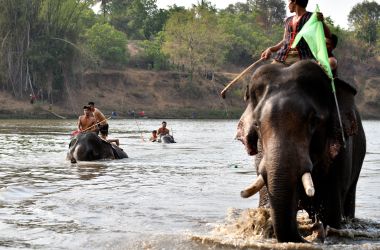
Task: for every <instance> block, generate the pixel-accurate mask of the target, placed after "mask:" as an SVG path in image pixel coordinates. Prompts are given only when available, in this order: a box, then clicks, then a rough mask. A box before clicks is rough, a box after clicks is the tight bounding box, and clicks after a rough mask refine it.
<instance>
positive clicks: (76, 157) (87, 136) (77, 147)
mask: <svg viewBox="0 0 380 250" xmlns="http://www.w3.org/2000/svg"><path fill="white" fill-rule="evenodd" d="M122 158H128V155H127V154H126V153H125V152H124V151H123V150H122V149H121V148H119V147H118V146H116V145H114V144H112V143H109V142H107V141H104V140H102V139H101V138H100V137H99V136H98V135H97V134H96V133H94V132H86V133H80V134H79V135H77V136H76V137H75V138H74V139H73V140H72V141H71V143H70V145H69V152H68V153H67V159H68V160H70V161H71V162H72V163H75V162H77V161H94V160H102V159H122Z"/></svg>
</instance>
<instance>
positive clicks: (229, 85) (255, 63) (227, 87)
mask: <svg viewBox="0 0 380 250" xmlns="http://www.w3.org/2000/svg"><path fill="white" fill-rule="evenodd" d="M263 60H264V58H260V59H259V60H257V61H256V62H254V63H252V64H251V65H250V66H249V67H248V68H246V69H245V70H243V71H242V72H241V73H240V74H239V75H238V76H237V77H235V78H234V79H233V80H232V81H231V82H230V83H229V84H228V85H227V86H226V87H225V88H224V89H223V90H222V92H220V95H221V96H222V98H223V99H224V98H226V92H227V90H228V89H229V88H230V87H231V86H232V85H233V84H235V83H236V82H237V81H238V80H239V79H240V78H241V77H242V76H243V75H245V74H246V73H247V72H248V71H250V70H251V69H252V68H254V67H255V66H256V65H257V64H258V63H260V62H262V61H263Z"/></svg>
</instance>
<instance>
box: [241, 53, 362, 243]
mask: <svg viewBox="0 0 380 250" xmlns="http://www.w3.org/2000/svg"><path fill="white" fill-rule="evenodd" d="M245 99H246V102H247V108H246V110H245V112H244V113H243V115H242V117H241V118H240V121H239V125H238V131H237V138H238V139H239V140H241V141H242V142H243V144H245V147H246V150H247V152H248V154H250V155H252V154H255V151H256V150H257V141H259V147H258V148H259V151H261V153H260V154H259V156H257V157H260V159H259V161H257V162H258V164H257V166H256V168H257V174H258V177H257V179H256V180H255V181H254V182H253V184H252V185H250V186H249V187H247V188H246V189H245V190H244V191H242V193H241V196H242V197H249V196H251V195H253V194H255V193H256V192H258V191H260V190H261V189H262V188H263V187H264V188H266V189H267V195H268V197H267V198H269V202H270V206H271V208H272V210H271V211H272V214H271V215H272V220H273V226H274V231H275V234H276V237H277V240H278V241H279V242H289V241H291V242H302V241H304V239H303V238H302V237H301V236H300V234H299V232H298V226H297V220H296V216H297V211H298V209H299V206H300V204H301V205H302V204H304V205H305V206H306V204H309V205H310V204H311V205H312V206H314V207H317V206H319V205H322V206H323V204H324V202H325V200H324V198H325V197H323V196H324V195H325V194H324V191H323V190H324V189H323V187H321V186H322V184H323V182H324V181H326V180H330V179H329V174H331V171H330V169H329V166H330V165H329V164H331V162H332V161H334V159H335V158H336V157H337V155H338V154H340V153H341V151H344V150H342V148H344V145H343V144H342V143H343V139H342V137H340V136H339V135H340V134H339V125H336V124H339V122H337V118H336V113H335V111H334V110H335V109H336V108H335V107H336V106H335V102H334V96H333V94H332V89H331V80H329V78H328V77H327V76H326V74H325V73H324V72H323V70H322V69H321V68H320V67H319V66H318V65H317V64H316V63H314V62H311V61H301V62H298V63H296V64H294V65H292V66H291V67H284V66H282V65H274V64H271V65H264V66H262V67H260V68H259V69H257V70H256V72H255V73H254V75H253V77H252V80H251V85H250V86H249V88H248V89H247V93H246V98H245ZM337 128H338V129H337ZM332 145H335V146H336V148H337V149H336V154H331V153H329V152H330V151H331V147H332ZM359 171H360V169H359ZM356 181H357V178H356ZM355 184H356V182H355ZM314 185H315V186H314ZM260 194H261V193H260ZM326 199H329V198H326ZM310 200H312V201H311V202H310ZM325 210H328V209H325ZM322 217H323V216H322V215H321V218H322ZM325 217H326V218H327V217H329V218H330V217H334V216H332V215H330V214H329V211H327V215H325ZM323 218H324V217H323ZM335 219H336V220H340V218H335Z"/></svg>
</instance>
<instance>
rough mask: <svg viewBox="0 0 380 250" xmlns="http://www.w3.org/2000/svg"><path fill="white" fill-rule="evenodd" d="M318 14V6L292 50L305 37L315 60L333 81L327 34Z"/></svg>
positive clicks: (299, 33) (298, 35)
mask: <svg viewBox="0 0 380 250" xmlns="http://www.w3.org/2000/svg"><path fill="white" fill-rule="evenodd" d="M317 12H319V7H318V5H317V8H316V9H315V11H314V13H313V15H312V16H311V17H310V19H309V20H308V21H307V22H306V23H305V25H304V26H303V27H302V29H301V30H300V32H298V34H297V36H296V38H295V39H294V42H293V44H292V48H295V47H296V46H297V44H298V42H299V41H300V40H301V38H302V37H303V38H304V39H305V41H306V42H307V44H308V45H309V48H310V50H311V52H312V53H313V55H314V57H315V59H317V61H318V62H319V63H320V65H321V66H322V67H323V69H324V70H325V72H326V73H327V75H328V76H329V77H330V78H331V79H333V74H332V72H331V68H330V63H329V57H328V54H327V48H326V40H325V32H324V31H323V23H322V22H321V21H318V18H317Z"/></svg>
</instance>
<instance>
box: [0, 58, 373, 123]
mask: <svg viewBox="0 0 380 250" xmlns="http://www.w3.org/2000/svg"><path fill="white" fill-rule="evenodd" d="M379 63H380V58H379V57H377V58H373V59H371V60H369V62H368V65H372V66H371V67H369V66H368V65H367V64H366V65H367V66H366V65H354V66H353V65H350V66H349V65H347V64H342V65H341V66H342V67H341V71H340V75H341V76H347V77H342V79H344V80H346V81H348V82H352V83H354V84H355V85H356V86H357V89H358V94H357V96H356V103H357V106H358V108H359V111H360V113H361V115H362V118H363V119H380V77H379V72H380V69H379V67H378V66H376V65H379ZM236 71H237V72H217V73H215V76H214V78H212V79H211V78H210V77H207V76H203V75H201V74H198V73H195V74H194V75H193V77H192V78H191V76H190V75H189V74H188V73H184V72H177V71H153V70H143V69H137V68H126V69H125V70H109V69H108V70H107V69H103V70H100V71H87V72H85V73H84V74H83V75H82V76H81V80H80V81H78V83H77V84H67V87H66V89H64V90H62V92H60V93H57V94H55V97H54V100H53V101H54V102H53V104H48V103H47V101H46V98H45V99H44V97H43V96H42V98H40V99H36V100H35V101H34V103H33V104H32V103H31V102H30V97H29V96H25V97H24V98H21V99H17V100H16V99H15V98H13V97H12V95H11V94H9V93H7V92H1V91H0V118H2V119H5V118H25V119H33V118H36V119H45V118H46V119H62V118H77V117H78V116H79V115H81V114H82V113H83V110H82V107H83V105H86V104H87V103H88V102H89V101H93V102H95V104H96V106H97V107H98V108H99V109H100V110H101V111H102V112H103V113H104V114H105V115H106V116H107V117H108V116H110V115H111V114H112V113H113V112H114V113H116V114H117V116H118V117H121V118H136V117H149V118H162V119H165V118H167V119H169V118H177V119H191V118H196V119H234V118H239V117H240V115H241V114H242V112H243V111H244V108H245V102H244V101H243V93H244V91H245V86H246V85H247V84H248V83H249V74H247V76H246V77H245V78H243V79H242V80H241V81H240V82H239V83H238V84H236V86H234V87H233V88H231V89H230V91H229V92H228V93H227V98H226V99H222V98H221V96H220V95H219V93H220V91H221V90H222V89H223V88H224V86H225V85H226V84H227V83H228V82H229V81H231V80H232V79H233V78H234V77H236V75H237V74H238V73H239V70H236ZM349 71H352V72H354V73H355V74H348V73H347V72H349ZM68 86H72V87H68ZM141 113H143V114H144V115H143V116H141V115H140V114H141ZM133 114H134V115H133Z"/></svg>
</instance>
